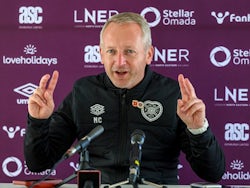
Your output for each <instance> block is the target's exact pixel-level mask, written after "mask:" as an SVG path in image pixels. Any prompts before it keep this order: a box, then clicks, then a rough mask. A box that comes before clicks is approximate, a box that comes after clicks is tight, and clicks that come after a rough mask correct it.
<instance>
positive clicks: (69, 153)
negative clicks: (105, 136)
mask: <svg viewBox="0 0 250 188" xmlns="http://www.w3.org/2000/svg"><path fill="white" fill-rule="evenodd" d="M103 131H104V128H103V126H101V125H98V126H97V127H95V128H94V129H93V130H92V131H90V133H89V134H87V135H86V136H84V137H83V138H82V139H81V140H80V141H79V142H78V143H77V144H76V145H75V146H73V147H71V148H70V149H68V151H66V153H65V154H64V155H63V157H62V158H63V159H67V158H69V157H71V156H72V155H74V154H75V153H76V152H78V151H79V150H81V149H84V148H86V147H87V146H88V145H89V143H90V142H91V140H93V139H94V138H96V137H97V136H99V135H100V134H102V133H103Z"/></svg>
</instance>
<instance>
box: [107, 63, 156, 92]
mask: <svg viewBox="0 0 250 188" xmlns="http://www.w3.org/2000/svg"><path fill="white" fill-rule="evenodd" d="M152 75H153V71H152V70H151V69H150V67H149V65H146V67H145V75H144V78H143V80H142V81H141V82H140V83H139V84H137V85H136V86H135V87H133V88H131V89H124V88H118V87H116V86H114V84H113V83H112V82H111V80H110V79H109V77H108V75H107V74H106V73H104V78H103V82H104V85H105V87H106V88H107V89H111V90H115V91H125V90H126V91H127V92H130V91H141V90H144V89H145V88H146V86H147V85H148V84H149V82H150V80H151V78H152Z"/></svg>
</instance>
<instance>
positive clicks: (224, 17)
mask: <svg viewBox="0 0 250 188" xmlns="http://www.w3.org/2000/svg"><path fill="white" fill-rule="evenodd" d="M211 16H212V17H214V18H215V20H216V22H217V23H218V24H220V25H221V24H223V23H225V22H229V23H234V24H236V23H250V13H246V14H242V15H239V14H236V13H231V12H229V11H225V12H224V13H223V12H216V11H212V12H211Z"/></svg>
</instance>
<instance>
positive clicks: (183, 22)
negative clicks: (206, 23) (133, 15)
mask: <svg viewBox="0 0 250 188" xmlns="http://www.w3.org/2000/svg"><path fill="white" fill-rule="evenodd" d="M140 14H141V15H142V16H143V17H145V18H146V19H147V22H148V24H149V26H150V27H156V26H157V25H159V24H160V23H161V24H162V25H164V26H187V25H196V18H195V17H194V14H195V11H194V10H186V9H176V10H171V9H164V10H159V9H157V8H155V7H146V8H144V9H143V10H142V11H141V13H140Z"/></svg>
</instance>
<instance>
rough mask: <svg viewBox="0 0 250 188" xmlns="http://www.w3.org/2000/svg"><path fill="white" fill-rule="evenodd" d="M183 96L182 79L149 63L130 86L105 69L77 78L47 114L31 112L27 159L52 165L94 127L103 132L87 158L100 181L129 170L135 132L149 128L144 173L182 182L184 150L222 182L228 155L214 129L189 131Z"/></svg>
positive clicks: (33, 165) (207, 176) (197, 167)
mask: <svg viewBox="0 0 250 188" xmlns="http://www.w3.org/2000/svg"><path fill="white" fill-rule="evenodd" d="M179 98H181V93H180V89H179V85H178V82H177V81H175V80H172V79H170V78H167V77H164V76H162V75H160V74H158V73H156V72H154V71H151V70H150V68H149V67H148V66H147V67H146V70H145V77H144V79H143V80H142V81H141V82H140V83H139V84H138V85H137V86H135V87H134V88H132V89H119V88H116V87H115V86H114V85H113V84H112V83H111V81H110V80H109V78H108V76H107V75H106V73H101V74H99V75H96V76H88V77H85V78H81V79H79V80H77V81H76V82H75V84H74V87H73V89H72V91H71V92H70V93H69V94H68V96H67V97H66V98H65V99H64V100H63V102H62V103H61V104H60V106H59V107H58V109H57V110H56V111H55V112H54V113H53V114H52V116H51V117H50V118H49V119H42V120H41V119H35V118H33V117H31V116H30V115H28V124H27V130H26V135H25V141H24V142H25V145H24V152H25V159H26V164H27V166H28V168H29V169H30V170H31V171H36V172H39V171H43V170H46V169H48V168H51V167H52V166H53V165H54V164H55V163H56V162H57V161H58V160H59V159H60V158H61V157H62V155H63V154H64V153H65V152H66V151H67V150H68V149H69V148H70V147H71V145H72V144H73V143H74V141H75V140H76V139H78V140H80V139H81V138H83V137H84V136H86V134H88V133H89V132H90V131H91V130H92V129H93V128H94V127H96V126H98V125H102V126H103V127H104V132H103V133H102V134H101V135H100V136H98V137H97V138H95V139H94V140H93V141H92V142H91V143H90V144H89V145H88V147H87V150H88V151H89V160H90V162H89V164H90V166H91V167H93V168H95V169H98V170H100V171H101V175H102V183H108V184H113V183H117V182H120V181H124V180H126V179H127V178H128V176H129V165H130V161H129V158H130V157H129V155H130V151H131V133H132V132H133V131H134V130H135V129H139V130H142V131H143V132H144V133H145V142H144V144H143V145H142V156H141V164H140V178H144V179H145V180H148V181H151V182H154V183H159V184H178V178H177V176H178V168H177V166H178V164H179V159H178V158H179V156H180V153H181V152H183V153H184V154H185V156H186V159H187V161H188V162H189V163H190V165H191V167H192V169H193V170H194V172H195V173H196V174H197V175H198V176H199V177H200V178H202V179H204V180H205V181H210V182H218V181H219V180H220V179H221V177H222V175H223V173H224V171H225V157H224V154H223V151H222V149H221V147H220V146H219V144H218V142H217V140H216V138H215V136H214V135H213V133H212V131H211V129H210V128H209V127H208V129H207V131H205V132H204V133H202V134H199V135H193V134H191V133H190V132H189V131H188V129H187V126H186V125H185V124H184V123H183V122H182V121H181V119H180V118H179V117H178V115H177V114H176V110H177V100H178V99H179Z"/></svg>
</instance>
